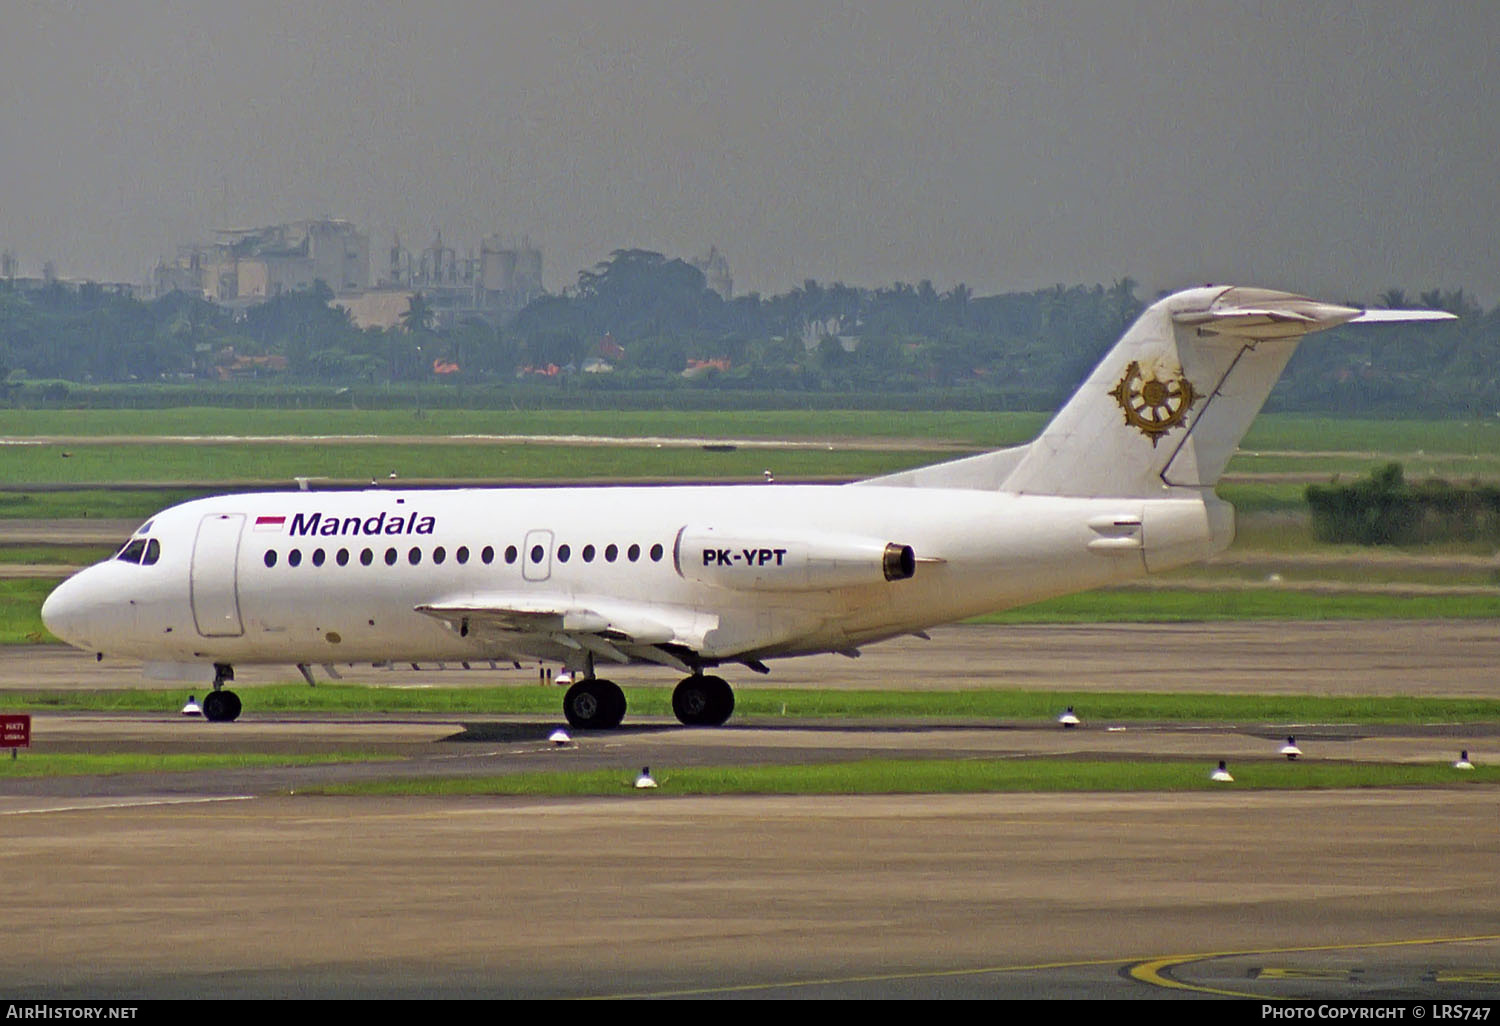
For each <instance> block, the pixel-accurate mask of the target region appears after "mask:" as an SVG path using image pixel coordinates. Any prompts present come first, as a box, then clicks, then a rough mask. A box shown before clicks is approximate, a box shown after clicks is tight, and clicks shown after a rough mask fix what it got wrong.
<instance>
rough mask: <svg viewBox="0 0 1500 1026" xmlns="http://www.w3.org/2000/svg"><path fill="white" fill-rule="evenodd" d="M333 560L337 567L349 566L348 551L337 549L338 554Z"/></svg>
mask: <svg viewBox="0 0 1500 1026" xmlns="http://www.w3.org/2000/svg"><path fill="white" fill-rule="evenodd" d="M333 560H334V562H335V563H337V564H338V565H339V566H348V565H349V550H348V549H339V554H338V555H337V556H334V557H333Z"/></svg>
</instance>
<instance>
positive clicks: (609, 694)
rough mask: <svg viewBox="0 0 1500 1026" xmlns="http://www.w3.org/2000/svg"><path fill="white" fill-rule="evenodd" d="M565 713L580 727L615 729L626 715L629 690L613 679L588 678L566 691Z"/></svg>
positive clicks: (587, 728)
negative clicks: (626, 693) (626, 695)
mask: <svg viewBox="0 0 1500 1026" xmlns="http://www.w3.org/2000/svg"><path fill="white" fill-rule="evenodd" d="M563 715H564V716H566V717H567V718H568V722H569V723H570V724H572V725H573V726H574V727H576V728H577V729H579V730H611V729H613V728H615V727H618V726H619V725H620V721H621V720H623V719H624V718H625V692H623V691H621V690H620V685H618V684H616V683H615V682H614V681H612V680H604V679H603V678H600V677H589V678H586V679H584V680H581V681H579V682H578V683H576V684H574V685H573V686H572V687H570V688H568V693H567V694H565V695H563Z"/></svg>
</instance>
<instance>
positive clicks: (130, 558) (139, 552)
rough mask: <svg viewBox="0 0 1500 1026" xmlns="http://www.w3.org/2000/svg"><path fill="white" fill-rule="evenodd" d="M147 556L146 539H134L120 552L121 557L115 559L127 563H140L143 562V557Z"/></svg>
mask: <svg viewBox="0 0 1500 1026" xmlns="http://www.w3.org/2000/svg"><path fill="white" fill-rule="evenodd" d="M145 554H146V539H144V538H132V539H131V540H130V541H129V542H127V543H126V545H125V547H124V548H123V549H121V550H120V552H119V555H117V556H115V558H116V559H121V560H124V561H125V562H127V563H139V562H140V561H141V557H142V556H144V555H145Z"/></svg>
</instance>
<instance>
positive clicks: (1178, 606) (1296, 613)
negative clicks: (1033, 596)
mask: <svg viewBox="0 0 1500 1026" xmlns="http://www.w3.org/2000/svg"><path fill="white" fill-rule="evenodd" d="M1495 618H1500V590H1497V591H1496V593H1495V594H1493V595H1357V594H1316V593H1311V592H1298V591H1286V590H1273V589H1235V588H1232V587H1226V588H1225V589H1224V590H1222V591H1212V592H1207V591H1197V590H1189V589H1182V590H1178V589H1175V588H1165V587H1164V588H1152V589H1149V590H1147V589H1140V590H1137V589H1130V588H1120V589H1115V590H1107V591H1089V592H1082V593H1080V594H1077V595H1068V596H1065V597H1063V598H1058V599H1051V600H1049V601H1047V602H1038V603H1036V604H1035V605H1030V606H1024V607H1022V608H1020V609H1009V610H1006V611H1004V612H1000V613H987V614H985V615H984V616H979V617H975V618H973V619H972V620H969V621H967V622H968V623H991V624H1018V623H1028V624H1029V623H1207V622H1219V621H1227V620H1299V621H1308V620H1473V619H1495Z"/></svg>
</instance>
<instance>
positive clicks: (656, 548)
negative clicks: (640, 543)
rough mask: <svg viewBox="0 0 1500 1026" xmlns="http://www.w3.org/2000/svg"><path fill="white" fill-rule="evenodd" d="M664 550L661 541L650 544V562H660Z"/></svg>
mask: <svg viewBox="0 0 1500 1026" xmlns="http://www.w3.org/2000/svg"><path fill="white" fill-rule="evenodd" d="M665 551H666V550H665V549H663V548H662V547H661V542H657V543H656V544H655V545H653V546H651V562H653V563H660V562H661V557H662V553H663V552H665Z"/></svg>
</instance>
